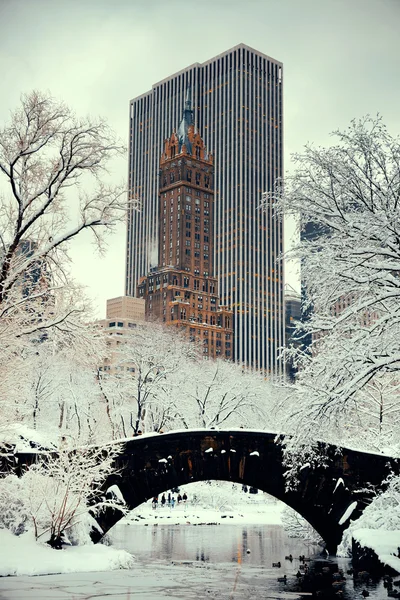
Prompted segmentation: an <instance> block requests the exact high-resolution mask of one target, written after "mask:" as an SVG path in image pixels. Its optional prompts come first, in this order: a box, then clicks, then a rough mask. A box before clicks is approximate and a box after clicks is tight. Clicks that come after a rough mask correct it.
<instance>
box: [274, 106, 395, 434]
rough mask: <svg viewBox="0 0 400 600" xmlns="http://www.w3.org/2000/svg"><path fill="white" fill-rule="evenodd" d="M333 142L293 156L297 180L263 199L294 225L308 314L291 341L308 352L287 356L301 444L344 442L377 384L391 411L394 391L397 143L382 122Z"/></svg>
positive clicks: (363, 124) (361, 125)
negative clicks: (294, 369)
mask: <svg viewBox="0 0 400 600" xmlns="http://www.w3.org/2000/svg"><path fill="white" fill-rule="evenodd" d="M334 136H335V138H336V140H337V143H336V144H335V145H333V146H331V147H330V148H315V147H314V146H307V147H306V148H305V151H304V153H303V154H298V155H295V156H294V163H295V166H296V170H295V172H294V174H293V175H291V176H288V178H287V179H286V181H285V185H284V186H283V185H282V184H280V186H278V188H277V189H276V191H275V192H274V193H273V194H268V195H267V196H266V204H267V205H268V206H271V205H274V207H275V208H276V209H277V210H283V211H284V212H285V213H286V214H291V215H294V216H295V217H296V218H297V219H298V223H299V230H300V241H299V243H298V244H297V245H296V247H295V248H294V249H293V250H292V251H291V252H290V255H291V256H292V257H295V258H296V259H299V260H300V261H301V265H302V280H303V283H304V290H305V304H304V308H305V309H306V310H307V309H311V311H310V314H309V318H308V320H307V321H305V322H304V323H302V324H299V326H298V331H297V335H298V336H299V337H300V338H301V337H306V336H308V337H311V339H312V340H313V343H312V348H311V351H310V352H309V353H307V352H304V351H302V350H296V349H291V350H289V351H288V353H289V354H290V355H291V357H292V358H294V360H295V361H297V365H298V366H299V375H298V378H297V382H296V384H295V394H294V396H293V401H292V403H291V407H292V408H293V413H294V415H293V419H292V428H293V430H296V431H297V433H298V435H299V438H300V439H303V440H306V439H315V437H320V438H322V439H326V438H324V437H323V436H324V435H328V436H329V437H330V439H331V440H332V436H334V435H336V436H338V435H341V436H342V439H346V435H348V433H346V428H347V426H348V424H349V422H350V421H351V419H352V418H354V416H355V415H360V414H361V413H362V412H364V417H363V419H364V418H365V407H366V395H367V394H368V393H369V392H371V390H374V389H375V390H376V389H377V386H380V385H382V384H384V385H385V386H386V389H387V390H389V389H390V395H391V402H390V405H391V406H397V401H394V399H393V396H394V395H395V394H396V393H397V389H398V384H399V382H400V372H399V371H400V341H399V340H400V277H399V273H400V210H399V209H400V141H399V139H398V138H394V137H392V136H391V135H390V134H389V132H388V131H387V129H386V127H385V126H384V124H383V122H382V120H381V118H380V117H377V118H371V117H366V118H363V119H362V120H360V121H353V122H352V123H351V125H350V127H349V128H348V129H347V130H346V131H344V132H339V131H337V132H335V133H334ZM369 405H370V406H371V398H370V400H369ZM384 406H385V408H384V411H386V408H388V407H386V405H384ZM386 414H387V413H386ZM381 418H382V419H385V416H384V412H383V411H382V413H381ZM353 423H354V420H353ZM370 424H371V423H370ZM376 425H377V426H378V427H379V419H378V420H377V421H376ZM352 431H353V434H354V428H353V429H352ZM332 441H338V438H336V440H332ZM353 441H354V438H353ZM398 441H399V437H398V435H397V443H398ZM392 443H395V442H394V440H392Z"/></svg>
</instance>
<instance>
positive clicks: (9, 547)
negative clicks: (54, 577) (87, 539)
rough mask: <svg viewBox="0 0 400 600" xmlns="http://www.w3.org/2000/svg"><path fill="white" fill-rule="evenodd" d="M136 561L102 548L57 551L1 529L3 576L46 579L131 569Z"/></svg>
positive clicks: (30, 536)
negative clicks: (50, 576) (44, 577)
mask: <svg viewBox="0 0 400 600" xmlns="http://www.w3.org/2000/svg"><path fill="white" fill-rule="evenodd" d="M133 562H134V559H133V557H132V555H131V554H129V553H128V552H126V551H125V550H117V549H116V548H112V547H110V546H103V545H102V544H96V545H94V544H88V545H85V546H75V547H68V548H65V549H63V550H54V549H53V548H50V546H48V545H46V544H39V543H38V542H36V541H35V539H34V536H33V534H32V533H25V534H23V535H20V536H16V535H13V534H12V533H10V532H9V531H7V530H6V529H0V576H3V577H4V576H8V575H46V574H55V573H82V572H85V571H110V570H112V569H129V568H131V567H132V565H133Z"/></svg>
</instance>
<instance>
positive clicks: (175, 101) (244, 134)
mask: <svg viewBox="0 0 400 600" xmlns="http://www.w3.org/2000/svg"><path fill="white" fill-rule="evenodd" d="M188 88H190V89H191V90H192V99H193V109H194V110H193V119H194V125H195V127H196V129H197V130H198V131H199V133H200V135H201V137H202V138H203V140H204V143H205V145H206V147H207V148H208V150H209V151H210V152H212V154H213V156H214V187H215V201H214V208H213V211H214V225H213V232H210V239H211V238H213V239H214V241H215V244H214V249H213V251H212V252H213V263H214V273H215V276H216V277H217V279H218V283H219V294H220V298H221V304H222V305H224V306H229V307H230V308H231V309H232V310H233V327H234V331H235V340H234V347H233V358H234V359H235V360H236V361H238V362H243V363H245V364H247V365H249V366H251V367H253V368H257V369H260V370H263V371H271V372H281V371H282V366H281V365H280V364H279V363H278V358H277V357H278V348H279V347H281V346H282V345H283V344H284V301H283V266H282V263H280V262H278V263H277V262H276V259H277V257H278V256H279V254H280V253H281V252H282V250H283V224H282V222H281V220H280V219H279V218H278V217H277V216H276V215H275V214H274V212H273V210H272V209H271V208H269V209H268V210H267V212H264V211H262V210H260V209H259V205H260V202H261V198H262V193H263V192H265V191H268V190H271V189H272V187H273V185H274V182H275V180H276V178H277V177H280V176H282V171H283V122H282V64H281V63H280V62H278V61H276V60H274V59H272V58H269V57H268V56H266V55H264V54H262V53H260V52H258V51H256V50H253V49H251V48H249V47H248V46H245V45H244V44H239V45H238V46H236V47H235V48H233V49H231V50H228V51H227V52H224V53H223V54H220V55H219V56H217V57H215V58H213V59H211V60H209V61H207V62H205V63H203V64H198V63H196V64H194V65H192V66H190V67H188V68H186V69H184V70H182V71H180V72H179V73H176V74H175V75H172V76H171V77H168V78H167V79H164V80H163V81H161V82H159V83H157V84H155V85H154V86H153V88H152V90H151V91H149V92H147V93H145V94H143V95H142V96H139V97H138V98H135V99H134V100H132V101H131V104H130V157H129V183H130V190H131V193H132V195H134V196H136V197H137V198H139V200H140V202H141V207H142V210H141V212H136V211H134V210H132V211H131V212H130V214H129V218H128V235H127V270H126V293H127V295H131V296H135V295H136V294H137V284H138V282H139V280H140V278H141V277H143V276H145V275H146V274H147V273H148V272H149V270H150V268H151V267H152V266H153V267H154V266H155V265H156V264H157V259H158V243H159V242H158V240H159V212H158V193H159V187H158V183H159V178H158V177H157V173H158V171H159V167H160V164H159V160H160V155H161V153H162V149H163V141H164V139H165V138H166V137H167V136H169V135H170V132H171V131H172V130H173V128H174V126H175V124H176V123H177V122H178V121H179V119H180V116H181V114H182V111H183V109H184V105H185V93H186V90H187V89H188Z"/></svg>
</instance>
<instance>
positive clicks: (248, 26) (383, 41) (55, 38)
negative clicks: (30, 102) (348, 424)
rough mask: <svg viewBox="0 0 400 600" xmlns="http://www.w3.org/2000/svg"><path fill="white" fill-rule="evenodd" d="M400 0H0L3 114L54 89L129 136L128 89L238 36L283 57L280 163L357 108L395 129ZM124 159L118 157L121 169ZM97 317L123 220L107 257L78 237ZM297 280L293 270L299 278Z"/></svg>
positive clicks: (144, 85) (141, 87)
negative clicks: (30, 94) (26, 96)
mask: <svg viewBox="0 0 400 600" xmlns="http://www.w3.org/2000/svg"><path fill="white" fill-rule="evenodd" d="M399 28H400V0H0V81H1V84H0V86H1V94H0V122H4V121H5V120H7V119H8V114H9V111H10V110H11V109H13V108H14V107H16V106H17V104H18V102H19V97H20V95H21V93H22V92H27V91H30V90H32V89H40V90H49V91H50V92H51V93H52V94H53V95H54V96H56V97H59V98H61V99H63V100H65V101H66V102H67V103H68V104H69V105H70V106H71V107H73V108H74V110H75V111H76V112H77V113H78V114H83V115H86V114H88V113H90V114H92V115H96V116H97V115H101V116H104V117H106V118H107V119H108V121H109V123H110V125H111V126H112V127H113V128H114V129H115V130H116V131H117V133H118V134H119V136H120V137H121V138H123V139H124V141H127V139H128V107H129V100H130V99H131V98H134V97H135V96H138V95H140V94H142V93H144V92H146V91H148V90H149V89H151V86H152V84H154V83H156V82H157V81H160V80H161V79H164V78H165V77H167V76H169V75H172V74H173V73H175V72H176V71H179V70H181V69H183V68H185V67H187V66H188V65H190V64H192V63H195V62H203V61H205V60H207V59H209V58H212V57H213V56H215V55H217V54H220V53H221V52H223V51H225V50H227V49H229V48H231V47H233V46H235V45H236V44H238V43H240V42H243V43H245V44H247V45H249V46H251V47H253V48H255V49H257V50H260V51H261V52H264V53H265V54H267V55H269V56H271V57H273V58H275V59H277V60H280V61H282V62H283V64H284V132H285V163H286V167H287V168H288V167H289V166H290V153H292V152H294V151H298V150H301V147H302V146H303V145H304V144H305V143H306V142H308V141H313V142H315V143H316V144H325V145H326V144H329V143H330V138H329V132H331V131H332V130H334V129H337V128H343V127H346V125H347V124H348V123H349V121H350V120H351V119H352V118H354V117H361V116H362V115H365V114H366V113H371V114H376V113H377V112H379V113H381V114H382V116H383V118H384V120H385V122H386V124H387V125H388V127H389V129H390V131H391V132H392V133H393V134H400V34H399ZM126 175H127V161H124V160H121V162H120V163H119V164H118V165H116V166H115V172H114V176H115V178H116V180H117V181H120V180H121V179H123V178H126ZM72 253H73V258H74V264H75V274H76V277H77V278H78V279H79V280H80V281H81V282H82V283H84V284H85V285H87V286H88V290H87V291H88V293H89V295H90V296H91V297H92V299H93V301H94V303H95V305H96V307H97V310H98V314H99V316H102V315H103V314H104V313H105V299H106V298H112V297H114V296H118V295H121V294H123V293H124V269H125V229H124V228H123V227H121V229H120V231H119V232H118V233H117V234H116V235H115V236H114V237H113V238H111V239H110V245H109V250H108V253H107V256H106V257H105V258H104V259H100V258H99V257H98V256H97V255H96V254H95V253H94V251H93V250H92V247H91V245H90V243H89V241H88V240H87V239H81V240H80V241H78V240H76V241H75V242H74V245H73V248H72ZM293 281H294V280H293Z"/></svg>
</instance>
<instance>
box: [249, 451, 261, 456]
mask: <svg viewBox="0 0 400 600" xmlns="http://www.w3.org/2000/svg"><path fill="white" fill-rule="evenodd" d="M250 456H260V453H259V452H257V450H254V452H250Z"/></svg>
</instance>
